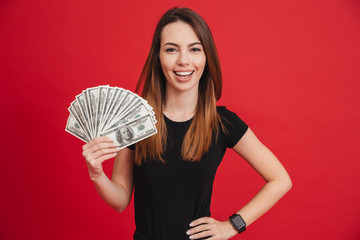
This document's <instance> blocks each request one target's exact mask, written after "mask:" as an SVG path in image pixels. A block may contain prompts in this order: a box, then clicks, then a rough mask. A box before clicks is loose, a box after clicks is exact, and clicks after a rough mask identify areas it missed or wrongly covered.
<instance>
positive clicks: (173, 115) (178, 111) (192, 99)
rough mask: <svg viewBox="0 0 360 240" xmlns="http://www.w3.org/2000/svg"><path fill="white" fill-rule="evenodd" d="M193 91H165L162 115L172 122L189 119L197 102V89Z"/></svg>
mask: <svg viewBox="0 0 360 240" xmlns="http://www.w3.org/2000/svg"><path fill="white" fill-rule="evenodd" d="M195 90H196V91H186V92H175V91H172V89H167V90H166V94H165V103H164V106H163V113H164V114H165V115H166V117H168V118H170V119H171V120H174V121H186V120H189V119H191V118H192V117H193V116H194V114H195V111H196V105H197V100H198V92H197V88H196V89H195Z"/></svg>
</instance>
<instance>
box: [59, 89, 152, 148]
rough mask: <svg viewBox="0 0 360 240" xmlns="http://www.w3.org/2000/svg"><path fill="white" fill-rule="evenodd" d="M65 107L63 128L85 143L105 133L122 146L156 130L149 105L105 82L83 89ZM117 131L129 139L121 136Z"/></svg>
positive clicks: (139, 98) (128, 92) (143, 100)
mask: <svg viewBox="0 0 360 240" xmlns="http://www.w3.org/2000/svg"><path fill="white" fill-rule="evenodd" d="M68 110H69V112H70V115H69V117H68V120H67V122H66V127H65V131H66V132H69V133H70V134H72V135H74V136H75V137H77V138H79V139H81V140H82V141H85V142H87V141H90V140H92V139H94V138H96V137H99V136H105V135H109V136H111V137H114V139H116V138H117V139H118V142H117V143H118V144H119V146H121V147H122V148H123V147H125V145H126V146H128V145H130V144H134V143H135V142H138V141H141V140H143V139H145V138H147V137H149V136H151V135H153V134H156V133H157V130H156V126H155V124H156V118H155V114H154V111H153V109H152V107H151V106H150V105H149V104H148V102H147V101H146V100H145V99H143V98H141V97H140V96H139V95H137V94H135V93H133V92H131V91H129V90H125V89H123V88H119V87H110V86H109V85H100V86H97V87H92V88H87V89H86V90H84V91H82V93H80V94H78V95H76V96H75V100H74V101H73V102H71V104H70V107H69V108H68ZM121 133H122V134H123V136H126V135H128V136H130V135H131V138H130V137H129V139H127V138H125V137H121V136H122V135H121ZM119 139H121V140H119ZM122 139H124V140H122ZM125 143H126V144H125ZM128 143H129V144H128ZM124 144H125V145H124Z"/></svg>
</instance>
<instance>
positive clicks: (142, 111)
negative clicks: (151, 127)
mask: <svg viewBox="0 0 360 240" xmlns="http://www.w3.org/2000/svg"><path fill="white" fill-rule="evenodd" d="M146 115H149V110H148V108H147V107H146V106H145V103H144V102H142V101H140V102H139V103H138V105H136V106H135V107H133V108H132V109H131V110H130V111H127V112H126V113H125V114H124V115H123V116H122V117H121V118H117V119H114V120H113V121H112V122H111V123H109V125H108V126H109V127H108V129H114V128H118V127H119V126H121V125H123V124H124V123H126V122H127V121H131V120H135V119H138V118H141V117H143V116H146ZM150 116H151V118H152V121H153V122H154V123H156V119H155V117H154V115H150ZM106 130H107V129H105V131H106Z"/></svg>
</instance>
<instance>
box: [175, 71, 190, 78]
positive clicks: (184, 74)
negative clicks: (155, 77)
mask: <svg viewBox="0 0 360 240" xmlns="http://www.w3.org/2000/svg"><path fill="white" fill-rule="evenodd" d="M174 73H175V75H176V76H178V77H181V78H188V77H190V76H191V75H192V74H193V73H194V71H187V72H176V71H174Z"/></svg>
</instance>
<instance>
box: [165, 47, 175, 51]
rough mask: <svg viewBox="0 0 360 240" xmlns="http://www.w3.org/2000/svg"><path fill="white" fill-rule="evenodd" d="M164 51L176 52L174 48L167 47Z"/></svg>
mask: <svg viewBox="0 0 360 240" xmlns="http://www.w3.org/2000/svg"><path fill="white" fill-rule="evenodd" d="M165 52H176V49H175V48H167V49H166V50H165Z"/></svg>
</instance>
